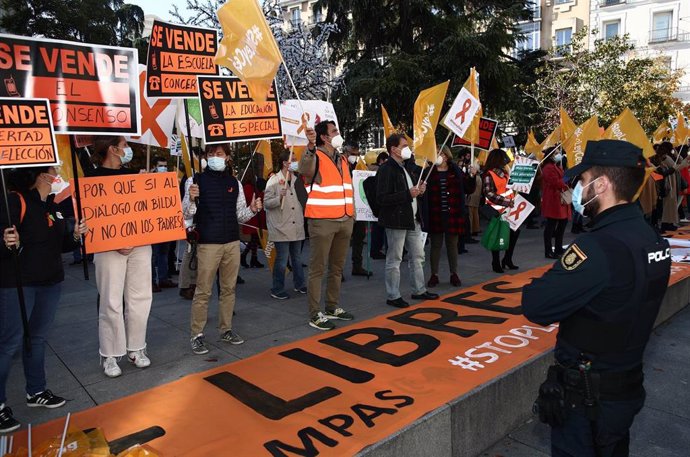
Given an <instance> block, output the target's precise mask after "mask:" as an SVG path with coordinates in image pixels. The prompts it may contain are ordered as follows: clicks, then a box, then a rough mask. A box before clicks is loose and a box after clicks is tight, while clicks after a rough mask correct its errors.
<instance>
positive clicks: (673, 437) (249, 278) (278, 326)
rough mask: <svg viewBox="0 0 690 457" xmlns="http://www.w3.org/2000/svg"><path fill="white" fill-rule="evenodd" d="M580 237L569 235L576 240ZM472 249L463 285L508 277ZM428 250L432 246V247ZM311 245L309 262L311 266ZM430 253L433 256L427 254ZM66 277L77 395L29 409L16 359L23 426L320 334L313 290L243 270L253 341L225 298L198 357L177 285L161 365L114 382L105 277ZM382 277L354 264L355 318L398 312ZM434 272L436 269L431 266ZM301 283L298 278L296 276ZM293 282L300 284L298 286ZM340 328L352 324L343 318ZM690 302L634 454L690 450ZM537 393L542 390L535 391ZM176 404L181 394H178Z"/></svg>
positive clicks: (541, 443) (659, 338)
mask: <svg viewBox="0 0 690 457" xmlns="http://www.w3.org/2000/svg"><path fill="white" fill-rule="evenodd" d="M541 237H542V231H541V230H523V231H522V234H521V238H520V241H519V242H518V245H517V249H516V254H515V258H514V261H515V263H516V264H517V265H519V266H520V270H519V271H524V270H526V269H530V268H535V267H538V266H541V265H544V264H546V263H547V260H546V259H544V256H543V247H542V246H543V245H542V238H541ZM572 239H573V235H571V234H570V233H569V232H568V233H567V236H566V242H569V241H571V240H572ZM468 249H469V251H470V252H469V253H467V254H463V255H461V256H460V260H459V263H460V273H461V278H462V281H463V286H471V285H474V284H478V283H481V282H484V281H487V280H490V279H493V278H496V277H497V276H498V275H497V274H496V273H493V272H492V271H491V256H490V254H489V253H488V252H487V251H485V250H484V249H483V248H482V247H481V246H480V245H478V244H472V245H469V246H468ZM427 252H428V247H427ZM307 255H308V244H307V246H306V248H305V263H308V260H307V259H308V257H306V256H307ZM427 258H428V257H427ZM64 260H65V270H66V281H65V282H64V283H63V291H62V300H61V303H60V307H59V309H58V313H57V318H56V322H55V325H54V326H53V330H52V332H51V334H50V337H49V339H48V346H49V347H48V350H47V356H46V369H47V372H48V387H49V388H50V389H52V390H53V391H54V392H55V393H56V394H58V395H61V396H64V397H66V398H67V399H68V400H69V401H68V403H67V405H66V406H65V407H63V408H59V409H57V410H44V409H36V408H33V409H31V410H29V408H27V407H26V403H25V402H24V401H23V398H24V378H23V373H22V369H21V362H20V361H19V359H18V360H17V361H16V363H15V364H14V365H13V368H12V372H11V374H10V379H9V383H8V405H9V406H10V407H12V409H13V410H14V413H15V417H16V418H17V419H18V420H19V421H21V422H22V423H23V424H26V423H28V422H31V423H33V424H39V423H42V422H45V421H48V420H50V419H53V418H57V417H63V416H64V415H66V414H67V412H76V411H80V410H83V409H86V408H89V407H92V406H95V405H99V404H102V403H105V402H108V401H111V400H115V399H118V398H121V397H124V396H127V395H130V394H133V393H136V392H140V391H142V390H146V389H149V388H152V387H155V386H158V385H161V384H165V383H168V382H171V381H174V380H177V379H179V378H181V377H183V376H185V375H188V374H190V373H196V372H200V371H204V370H208V369H211V368H214V367H217V366H219V365H222V364H226V363H230V362H233V361H236V360H239V359H244V358H247V357H250V356H252V355H254V354H258V353H260V352H262V351H264V350H266V349H268V348H271V347H274V346H277V345H282V344H285V343H288V342H291V341H296V340H299V339H302V338H305V337H307V336H310V335H313V334H314V333H315V332H316V330H314V329H312V328H311V327H309V326H308V325H307V300H306V296H302V295H299V296H295V295H297V294H293V297H292V298H291V299H290V300H285V301H278V300H275V299H273V298H271V297H270V295H269V288H270V282H271V278H270V273H269V271H268V269H267V268H264V269H262V270H259V269H244V268H243V269H241V271H240V274H241V276H242V277H243V278H244V279H245V280H246V284H243V285H239V286H238V290H237V307H236V310H237V315H236V316H235V320H234V325H233V327H234V330H235V331H236V332H237V333H238V334H240V335H241V336H242V337H243V338H244V339H245V340H246V343H245V344H243V345H240V346H231V345H229V344H225V343H221V342H219V341H218V336H219V335H218V331H217V330H216V325H217V322H218V320H217V314H216V310H217V306H215V303H217V300H216V298H215V297H214V299H213V302H212V304H211V306H210V312H209V322H208V326H207V330H206V334H207V340H208V343H210V349H211V351H210V352H209V353H208V354H206V355H203V356H198V355H194V354H192V352H191V350H190V346H189V318H190V313H189V309H190V303H191V302H190V301H187V300H184V299H182V298H181V297H179V295H178V291H177V289H164V290H163V292H161V293H157V294H154V300H153V306H152V310H151V317H150V319H149V331H148V354H149V356H150V358H151V361H152V365H151V367H150V368H147V369H145V370H140V369H137V368H135V367H134V366H132V365H131V364H129V363H128V362H126V361H123V362H122V363H121V364H120V365H121V367H122V370H123V375H122V376H121V377H119V378H115V379H109V378H106V377H105V375H104V374H103V371H102V368H101V367H100V365H99V355H98V331H97V325H98V319H97V311H96V295H97V292H96V283H95V280H94V279H93V278H94V274H93V266H92V265H91V280H90V281H84V279H83V274H82V269H81V268H80V267H77V266H68V263H69V261H70V260H71V257H70V256H67V255H66V256H65V257H64ZM370 262H371V269H372V270H373V271H374V276H373V277H371V278H370V279H367V278H363V277H351V276H350V274H349V273H350V269H351V267H350V261H349V260H348V264H347V265H346V267H345V272H346V282H345V283H343V289H342V307H343V308H345V309H346V310H348V311H350V312H352V313H353V314H355V317H356V318H355V320H354V322H361V321H363V320H366V319H368V318H371V317H374V316H377V315H380V314H384V313H387V312H390V311H391V310H392V308H390V307H389V306H387V305H386V304H385V299H386V297H385V288H384V284H383V276H384V263H385V261H384V260H370ZM445 262H446V261H445V258H442V260H441V274H440V275H439V276H440V279H441V284H440V286H439V287H437V288H435V289H434V291H435V292H437V293H440V294H444V293H448V292H451V291H452V290H453V289H452V288H451V286H450V284H449V283H448V280H449V274H448V267H447V264H446V263H445ZM425 270H426V276H427V279H428V276H429V269H428V266H427V267H426V268H425ZM406 273H407V266H406V264H404V265H403V267H402V284H401V285H402V287H401V291H402V292H403V296H404V297H407V298H409V295H410V288H409V286H408V280H407V274H406ZM287 285H288V286H291V285H292V284H291V277H288V282H287ZM291 289H292V288H291V287H290V290H291ZM338 324H339V325H341V326H342V325H346V324H344V323H343V322H342V321H338ZM689 348H690V309H686V310H684V311H682V312H681V313H679V314H678V315H677V316H675V317H674V318H673V319H672V320H671V321H670V322H669V323H667V324H665V325H663V326H661V327H659V328H658V329H657V330H656V331H655V332H654V335H653V337H652V340H651V343H650V347H649V349H648V352H647V363H646V366H645V374H646V387H647V392H648V397H647V403H646V406H645V408H644V410H643V411H642V413H641V414H640V415H639V416H638V419H637V421H636V422H635V425H634V427H633V442H632V455H633V456H636V457H642V456H655V457H656V456H659V457H662V456H668V457H672V456H677V457H680V456H687V455H688V449H690V389H689V388H688V382H689V381H690V363H688V354H689V353H690V351H688V349H689ZM535 395H536V392H535ZM170 400H171V401H175V399H174V398H171V399H170ZM548 446H549V439H548V429H547V428H546V427H545V426H543V425H542V424H540V423H539V422H538V421H535V420H532V421H530V422H528V423H527V424H525V425H524V426H523V427H520V428H519V429H518V430H515V431H514V432H513V433H511V434H510V435H509V436H508V437H506V438H505V439H504V440H502V441H501V442H500V443H498V444H497V445H496V446H495V447H493V448H492V449H490V450H488V451H486V453H485V454H483V455H485V456H510V457H513V456H518V457H520V456H545V455H548Z"/></svg>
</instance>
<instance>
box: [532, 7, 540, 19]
mask: <svg viewBox="0 0 690 457" xmlns="http://www.w3.org/2000/svg"><path fill="white" fill-rule="evenodd" d="M532 19H534V20H537V19H541V6H538V5H537V6H533V7H532Z"/></svg>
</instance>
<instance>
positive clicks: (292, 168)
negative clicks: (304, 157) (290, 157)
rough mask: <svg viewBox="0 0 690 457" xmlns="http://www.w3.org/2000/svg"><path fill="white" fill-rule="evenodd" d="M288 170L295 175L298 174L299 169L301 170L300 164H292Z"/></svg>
mask: <svg viewBox="0 0 690 457" xmlns="http://www.w3.org/2000/svg"><path fill="white" fill-rule="evenodd" d="M288 168H289V169H290V171H292V172H293V173H297V169H298V168H299V162H290V166H289V167H288Z"/></svg>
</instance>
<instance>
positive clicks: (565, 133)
mask: <svg viewBox="0 0 690 457" xmlns="http://www.w3.org/2000/svg"><path fill="white" fill-rule="evenodd" d="M560 112H561V141H564V142H565V140H567V139H568V138H570V136H571V135H572V134H573V133H574V132H575V128H576V125H575V123H574V122H573V120H572V119H570V116H568V112H567V111H566V110H564V109H563V107H562V106H561V110H560Z"/></svg>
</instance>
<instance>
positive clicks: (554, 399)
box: [532, 366, 567, 427]
mask: <svg viewBox="0 0 690 457" xmlns="http://www.w3.org/2000/svg"><path fill="white" fill-rule="evenodd" d="M557 370H558V368H557V367H556V366H551V367H549V371H548V375H547V378H546V381H544V383H543V384H542V385H541V386H540V387H539V396H538V397H537V400H536V401H535V402H534V406H533V407H532V411H533V412H534V413H535V414H536V413H539V420H540V421H541V422H543V423H545V424H549V425H550V426H552V427H561V426H563V424H564V423H565V418H566V412H567V410H566V405H565V389H564V388H563V385H562V384H561V383H560V382H559V381H558V371H557Z"/></svg>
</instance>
